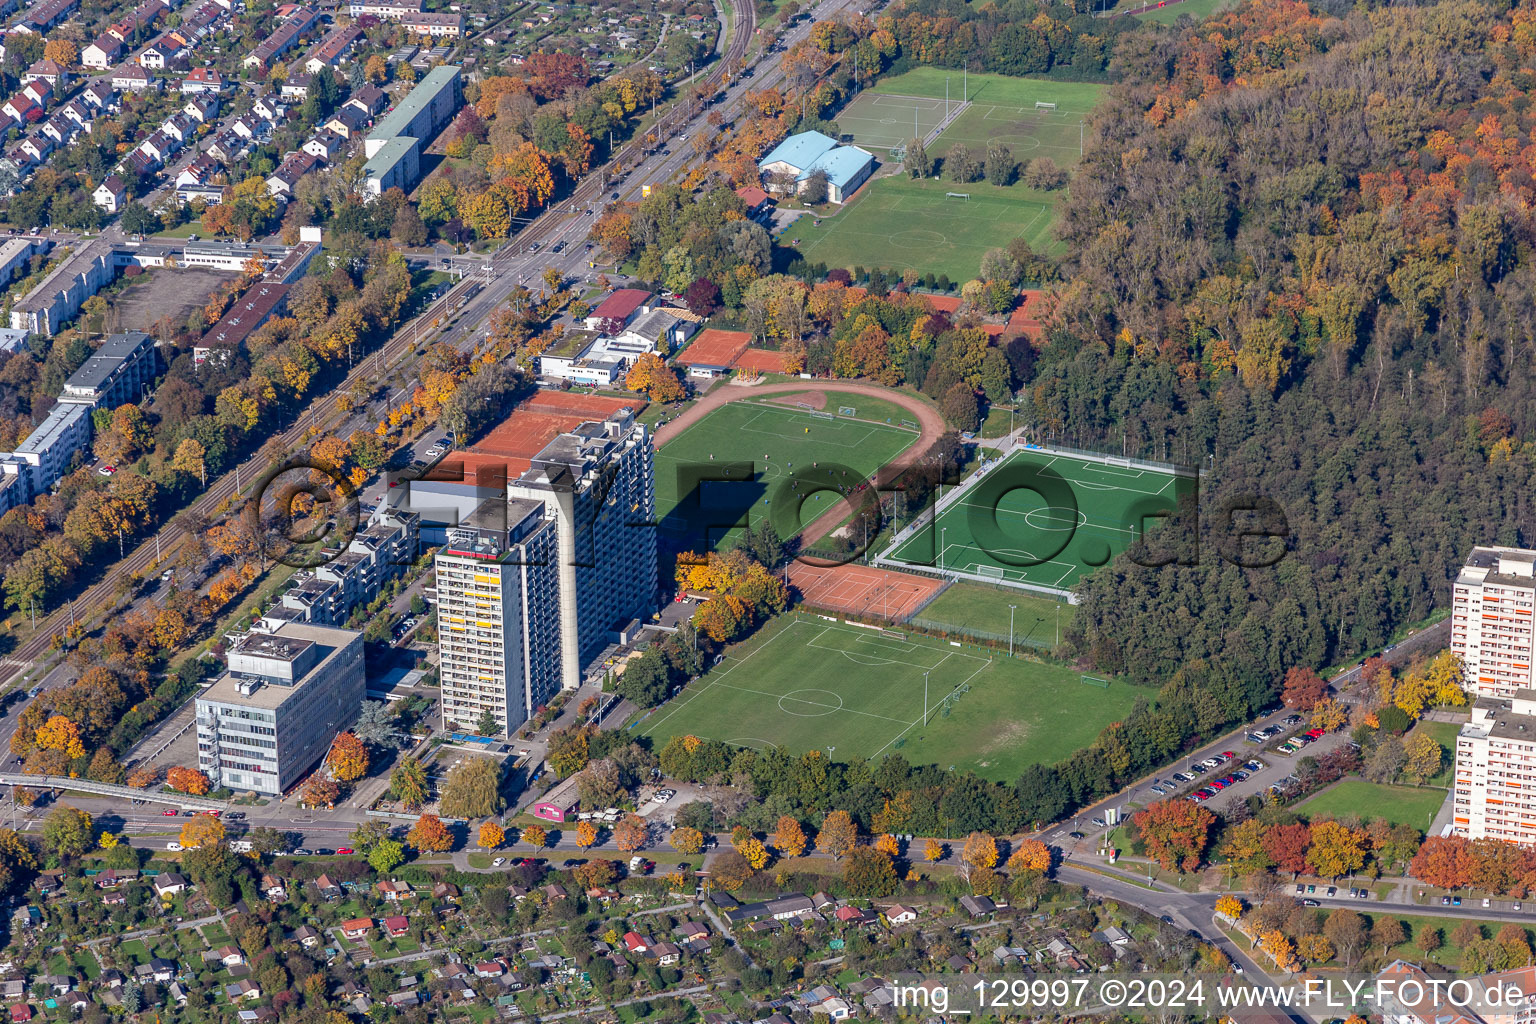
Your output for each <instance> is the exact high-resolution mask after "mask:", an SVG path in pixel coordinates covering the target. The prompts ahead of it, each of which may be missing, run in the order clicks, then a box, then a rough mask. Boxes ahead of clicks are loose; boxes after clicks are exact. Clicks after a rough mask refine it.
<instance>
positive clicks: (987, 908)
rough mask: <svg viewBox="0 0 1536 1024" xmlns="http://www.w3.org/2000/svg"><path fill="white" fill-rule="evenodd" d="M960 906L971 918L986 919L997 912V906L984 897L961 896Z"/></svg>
mask: <svg viewBox="0 0 1536 1024" xmlns="http://www.w3.org/2000/svg"><path fill="white" fill-rule="evenodd" d="M960 906H961V908H962V909H964V911H965V912H966V913H967V914H970V915H971V916H972V917H986V916H987V915H988V914H992V913H994V912H996V910H997V904H995V903H993V902H992V900H991V899H990V898H988V897H986V896H962V897H960Z"/></svg>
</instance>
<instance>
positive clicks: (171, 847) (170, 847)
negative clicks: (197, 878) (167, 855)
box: [165, 841, 181, 853]
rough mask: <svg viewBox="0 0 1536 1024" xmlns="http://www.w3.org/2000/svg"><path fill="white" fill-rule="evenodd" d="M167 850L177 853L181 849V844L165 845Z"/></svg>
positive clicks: (171, 843)
mask: <svg viewBox="0 0 1536 1024" xmlns="http://www.w3.org/2000/svg"><path fill="white" fill-rule="evenodd" d="M165 848H166V849H167V850H170V851H171V852H172V853H175V852H177V851H178V850H180V849H181V844H180V843H178V842H175V841H172V842H169V843H166V844H165Z"/></svg>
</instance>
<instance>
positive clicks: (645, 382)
mask: <svg viewBox="0 0 1536 1024" xmlns="http://www.w3.org/2000/svg"><path fill="white" fill-rule="evenodd" d="M624 386H625V387H626V388H628V389H629V390H631V391H644V392H645V393H646V395H647V396H648V397H649V398H650V400H651V401H653V402H678V401H681V400H682V399H683V398H684V397H685V396H686V394H687V392H686V391H684V390H683V384H682V381H680V380H678V377H677V371H676V370H674V369H672V367H670V366H668V365H667V363H666V361H665V360H664V359H662V358H661V356H659V355H657V354H656V353H654V352H646V353H644V354H643V355H641V356H640V358H639V359H636V360H635V364H634V365H633V366H631V367H630V368H629V373H628V374H626V375H625V377H624Z"/></svg>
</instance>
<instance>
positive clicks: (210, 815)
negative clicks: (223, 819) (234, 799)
mask: <svg viewBox="0 0 1536 1024" xmlns="http://www.w3.org/2000/svg"><path fill="white" fill-rule="evenodd" d="M203 813H204V814H206V815H208V816H209V817H210V818H217V817H218V816H219V815H221V814H223V813H224V812H223V811H204V812H203Z"/></svg>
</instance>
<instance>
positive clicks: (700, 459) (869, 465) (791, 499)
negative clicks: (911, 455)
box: [656, 392, 918, 551]
mask: <svg viewBox="0 0 1536 1024" xmlns="http://www.w3.org/2000/svg"><path fill="white" fill-rule="evenodd" d="M843 407H849V408H852V409H853V410H854V416H844V415H841V414H839V413H838V409H839V408H843ZM825 411H826V412H827V413H829V414H832V416H833V418H831V419H828V418H826V417H825V416H816V415H812V413H811V412H809V411H807V410H805V409H800V408H796V407H794V406H785V405H780V404H776V403H774V404H770V403H767V402H754V401H741V402H731V403H729V404H727V405H723V406H721V407H720V408H719V409H716V410H715V411H714V412H712V413H710V414H709V415H708V416H706V417H704V418H703V419H702V420H700V421H699V422H698V423H695V424H694V425H693V426H692V427H690V428H688V429H687V430H685V431H684V432H683V433H681V434H679V435H678V436H677V437H675V438H673V439H672V440H671V441H670V442H668V444H667V445H666V446H665V447H663V448H661V449H660V450H659V451H657V453H656V516H657V519H658V520H659V522H660V530H661V534H662V536H663V538H665V539H666V541H667V542H668V543H669V544H670V545H671V546H672V547H673V548H674V550H693V551H699V550H705V549H721V548H723V547H725V546H728V545H729V544H730V543H731V542H732V541H733V540H734V539H735V537H736V536H737V535H738V534H739V532H740V531H739V527H738V524H740V523H742V522H744V521H745V522H750V523H751V524H752V525H753V526H756V525H757V524H758V523H759V522H761V521H762V520H763V518H765V517H770V521H771V522H772V523H773V524H774V525H775V527H776V528H777V529H778V531H779V535H780V536H781V537H784V538H786V539H787V538H788V537H789V536H791V535H793V534H794V533H796V532H798V529H799V528H800V527H801V526H805V525H807V524H809V523H810V522H812V521H813V520H814V519H816V517H817V516H819V515H821V514H822V513H823V512H825V511H826V510H827V509H828V508H830V507H832V505H833V504H834V503H835V502H836V501H837V494H836V493H833V492H829V491H820V492H816V493H814V494H812V495H811V496H810V497H809V498H806V499H804V500H803V501H801V500H800V499H799V497H798V495H799V493H801V492H804V491H806V490H807V489H808V488H807V487H802V488H801V489H800V491H799V492H785V491H784V490H783V489H782V488H783V487H784V485H785V482H786V479H787V478H788V477H789V476H790V475H791V474H795V475H801V476H803V475H804V474H806V472H807V471H809V475H810V476H811V477H812V478H814V479H815V480H816V481H817V482H821V483H830V484H839V485H840V484H843V483H845V482H846V483H847V484H848V485H849V486H850V487H856V486H857V485H859V484H861V483H863V482H865V481H866V480H868V479H870V478H871V477H872V476H873V475H874V474H875V472H876V471H877V470H879V469H880V467H881V466H884V465H885V464H886V463H888V462H890V461H891V460H892V459H894V458H895V457H896V456H897V455H899V454H900V453H901V452H903V451H904V450H906V449H907V448H908V447H910V446H911V444H912V443H913V442H914V441H916V440H917V438H918V431H917V430H916V429H913V428H908V427H905V426H902V425H901V418H900V417H901V416H903V415H905V414H904V413H903V412H902V410H901V409H900V408H899V407H897V406H894V405H892V404H890V403H888V402H881V401H878V400H871V399H867V398H865V397H864V396H862V395H849V394H841V393H838V392H829V393H827V407H826V410H825ZM887 418H889V419H890V420H891V422H890V423H887V422H885V420H886V419H887ZM765 456H766V458H765ZM816 463H819V464H820V465H814V464H816ZM833 464H836V468H835V469H833V468H831V467H832V466H833ZM791 467H793V468H791ZM823 470H827V476H826V478H825V480H823V478H822V471H823ZM844 470H846V471H847V473H846V476H845V475H844V474H843V471H844ZM775 497H783V498H786V499H788V502H787V504H783V505H780V506H778V507H775V506H774V505H772V504H771V503H770V502H771V501H772V500H773V499H774V498H775Z"/></svg>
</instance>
